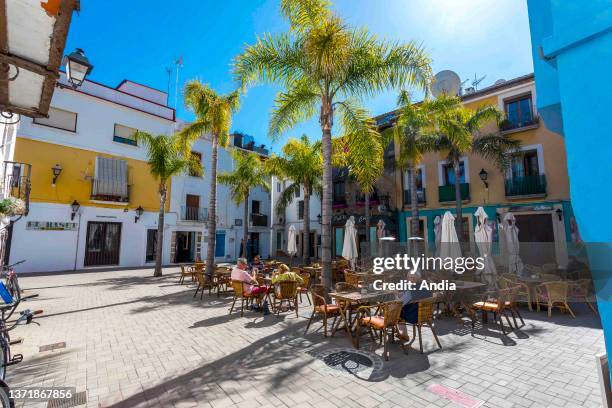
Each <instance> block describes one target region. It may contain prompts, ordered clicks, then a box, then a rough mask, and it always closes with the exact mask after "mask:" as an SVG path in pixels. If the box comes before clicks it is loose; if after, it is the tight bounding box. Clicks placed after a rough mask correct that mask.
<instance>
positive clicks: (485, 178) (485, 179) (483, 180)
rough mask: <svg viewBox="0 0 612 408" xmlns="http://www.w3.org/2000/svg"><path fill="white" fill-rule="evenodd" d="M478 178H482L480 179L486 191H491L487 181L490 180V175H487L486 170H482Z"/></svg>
mask: <svg viewBox="0 0 612 408" xmlns="http://www.w3.org/2000/svg"><path fill="white" fill-rule="evenodd" d="M478 176H480V179H481V180H482V182H483V183H484V185H485V189H487V190H488V189H489V182H488V181H487V179H488V178H489V173H487V171H486V170H485V169H481V170H480V173H478Z"/></svg>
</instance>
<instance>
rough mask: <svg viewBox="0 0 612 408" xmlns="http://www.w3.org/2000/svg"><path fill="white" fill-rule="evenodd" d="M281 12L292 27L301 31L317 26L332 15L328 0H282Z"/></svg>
mask: <svg viewBox="0 0 612 408" xmlns="http://www.w3.org/2000/svg"><path fill="white" fill-rule="evenodd" d="M281 12H282V13H283V15H284V16H285V17H286V18H287V19H288V20H289V24H290V25H291V29H292V30H294V31H297V32H300V33H303V32H306V31H308V30H310V29H312V28H314V27H317V26H318V25H319V24H321V22H322V21H325V20H327V19H329V18H330V17H331V15H332V12H331V2H330V1H328V0H282V1H281Z"/></svg>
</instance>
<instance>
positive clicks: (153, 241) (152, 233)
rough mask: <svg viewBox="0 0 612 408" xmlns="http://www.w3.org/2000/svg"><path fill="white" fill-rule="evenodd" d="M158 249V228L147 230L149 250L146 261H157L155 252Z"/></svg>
mask: <svg viewBox="0 0 612 408" xmlns="http://www.w3.org/2000/svg"><path fill="white" fill-rule="evenodd" d="M156 251H157V230H156V229H148V230H147V252H146V258H145V262H153V261H155V254H156Z"/></svg>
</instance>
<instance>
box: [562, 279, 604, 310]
mask: <svg viewBox="0 0 612 408" xmlns="http://www.w3.org/2000/svg"><path fill="white" fill-rule="evenodd" d="M569 286H570V287H569V290H570V293H569V295H570V297H571V300H572V301H574V302H584V303H585V304H586V305H587V306H588V307H589V309H591V311H592V312H593V313H595V314H598V313H597V309H596V308H595V306H593V303H595V296H594V294H593V281H592V280H591V279H579V280H577V281H573V282H570V283H569Z"/></svg>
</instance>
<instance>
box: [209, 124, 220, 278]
mask: <svg viewBox="0 0 612 408" xmlns="http://www.w3.org/2000/svg"><path fill="white" fill-rule="evenodd" d="M218 148H219V138H218V137H217V136H216V135H213V138H212V152H211V155H210V162H211V164H210V199H209V202H208V246H207V249H206V274H207V275H208V276H213V275H214V273H215V244H216V242H215V241H216V238H217V153H218V152H217V150H218Z"/></svg>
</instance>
